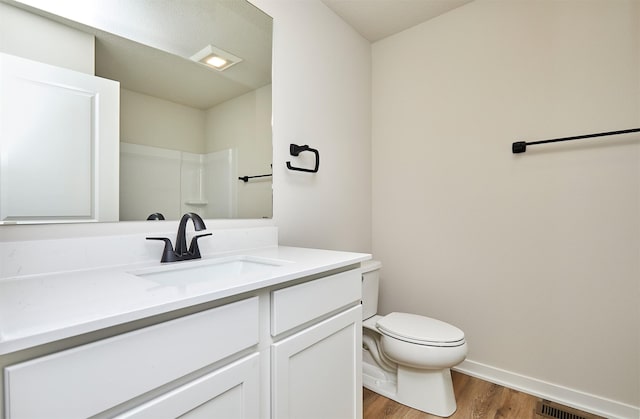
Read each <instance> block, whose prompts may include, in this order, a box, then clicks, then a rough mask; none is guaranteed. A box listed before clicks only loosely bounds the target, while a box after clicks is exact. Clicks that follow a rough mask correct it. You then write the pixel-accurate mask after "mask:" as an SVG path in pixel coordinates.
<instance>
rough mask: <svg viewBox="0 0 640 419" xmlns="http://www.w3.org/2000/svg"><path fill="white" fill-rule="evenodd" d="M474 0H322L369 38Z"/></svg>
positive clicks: (381, 35) (380, 37)
mask: <svg viewBox="0 0 640 419" xmlns="http://www.w3.org/2000/svg"><path fill="white" fill-rule="evenodd" d="M471 1H473V0H322V2H323V3H324V4H326V5H327V6H328V7H329V8H330V9H331V10H333V11H334V12H335V13H336V14H337V15H338V16H340V17H341V18H342V19H343V20H344V21H346V22H347V23H348V24H349V25H351V26H352V27H353V28H354V29H355V30H356V31H357V32H358V33H359V34H360V35H362V36H363V37H365V38H366V39H368V40H369V41H370V42H375V41H378V40H380V39H382V38H386V37H387V36H389V35H393V34H395V33H398V32H401V31H403V30H405V29H408V28H410V27H412V26H415V25H417V24H419V23H422V22H424V21H427V20H429V19H433V18H434V17H436V16H440V15H441V14H443V13H446V12H448V11H450V10H453V9H455V8H457V7H460V6H462V5H463V4H466V3H470V2H471Z"/></svg>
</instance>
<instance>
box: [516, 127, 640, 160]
mask: <svg viewBox="0 0 640 419" xmlns="http://www.w3.org/2000/svg"><path fill="white" fill-rule="evenodd" d="M631 132H640V128H632V129H624V130H620V131H608V132H598V133H596V134H587V135H577V136H575V137H564V138H553V139H551V140H541V141H531V142H525V141H517V142H515V143H513V144H511V152H512V153H514V154H516V153H524V152H525V151H527V146H528V145H536V144H546V143H557V142H560V141H570V140H581V139H583V138H594V137H604V136H608V135H620V134H629V133H631Z"/></svg>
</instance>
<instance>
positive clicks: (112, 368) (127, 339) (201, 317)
mask: <svg viewBox="0 0 640 419" xmlns="http://www.w3.org/2000/svg"><path fill="white" fill-rule="evenodd" d="M258 325H259V319H258V297H253V298H249V299H246V300H242V301H239V302H235V303H231V304H227V305H224V306H221V307H217V308H213V309H210V310H207V311H204V312H201V313H196V314H192V315H190V316H186V317H182V318H179V319H175V320H171V321H168V322H165V323H161V324H157V325H154V326H150V327H146V328H144V329H140V330H136V331H133V332H129V333H125V334H122V335H119V336H115V337H112V338H108V339H104V340H102V341H98V342H94V343H90V344H87V345H83V346H79V347H77V348H73V349H69V350H65V351H62V352H58V353H55V354H52V355H48V356H44V357H41V358H36V359H33V360H30V361H27V362H23V363H20V364H16V365H12V366H10V367H7V368H5V391H6V395H7V397H6V406H5V409H6V415H7V418H45V417H64V418H80V417H88V416H91V415H95V414H97V413H100V412H102V411H104V410H106V409H108V408H111V407H113V406H115V405H117V404H120V403H122V402H125V401H127V400H130V399H132V398H134V397H136V396H139V395H141V394H143V393H145V392H147V391H149V390H152V389H154V388H157V387H159V386H161V385H163V384H166V383H169V382H171V381H173V380H175V379H177V378H180V377H182V376H184V375H186V374H188V373H191V372H193V371H195V370H197V369H200V368H202V367H205V366H207V365H209V364H212V363H214V362H216V361H219V360H221V359H223V358H225V357H227V356H229V355H232V354H234V353H236V352H238V351H241V350H243V349H245V348H248V347H250V346H253V345H256V344H257V343H258V337H259V333H258Z"/></svg>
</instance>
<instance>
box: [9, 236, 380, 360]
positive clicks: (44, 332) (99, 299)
mask: <svg viewBox="0 0 640 419" xmlns="http://www.w3.org/2000/svg"><path fill="white" fill-rule="evenodd" d="M234 256H243V257H245V256H246V257H247V258H256V260H266V261H274V262H276V263H275V264H273V265H270V266H266V269H264V270H261V272H259V273H256V272H243V273H238V274H232V275H230V276H229V277H228V278H227V279H224V280H220V279H218V280H207V281H196V282H190V281H188V280H186V281H180V283H179V284H178V283H174V284H170V285H167V284H162V283H159V282H158V281H154V280H153V278H149V277H144V276H138V275H136V274H141V273H147V272H156V271H164V270H174V269H185V268H187V267H189V268H191V267H198V266H204V265H209V264H211V263H213V262H216V261H219V260H223V259H227V258H232V257H234ZM370 258H371V255H368V254H363V253H351V252H338V251H331V250H319V249H304V248H296V247H283V246H277V247H269V248H263V249H254V250H249V251H238V252H233V253H227V254H224V255H217V256H203V258H202V259H198V260H194V261H184V262H175V263H171V264H160V263H159V262H156V263H152V264H150V263H146V264H137V265H129V266H121V267H117V268H113V267H112V268H103V269H95V270H82V271H72V272H61V273H52V274H42V275H30V276H21V277H15V278H6V279H2V280H0V355H3V354H7V353H10V352H15V351H18V350H21V349H26V348H30V347H33V346H36V345H40V344H44V343H49V342H53V341H55V340H59V339H64V338H68V337H71V336H77V335H80V334H83V333H88V332H93V331H96V330H99V329H103V328H106V327H110V326H115V325H118V324H122V323H126V322H129V321H133V320H139V319H142V318H145V317H149V316H154V315H157V314H161V313H166V312H169V311H172V310H176V309H180V308H185V307H189V306H193V305H196V304H201V303H206V302H209V301H214V300H218V299H220V298H224V297H229V296H233V295H237V294H241V293H244V292H249V291H254V290H257V289H260V288H265V287H269V286H273V285H277V284H281V283H284V282H287V281H290V280H293V279H297V278H301V277H305V276H308V275H313V274H316V273H320V272H324V271H327V270H331V269H336V268H341V267H344V266H348V265H352V264H355V263H359V262H361V261H365V260H368V259H370ZM248 260H251V259H248Z"/></svg>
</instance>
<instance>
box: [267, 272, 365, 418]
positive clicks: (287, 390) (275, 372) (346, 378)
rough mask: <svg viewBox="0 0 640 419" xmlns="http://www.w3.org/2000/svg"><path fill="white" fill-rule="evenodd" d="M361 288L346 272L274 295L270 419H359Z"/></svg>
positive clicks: (357, 279) (355, 275) (356, 276)
mask: <svg viewBox="0 0 640 419" xmlns="http://www.w3.org/2000/svg"><path fill="white" fill-rule="evenodd" d="M361 289H362V288H361V279H360V275H359V273H358V272H357V271H348V272H343V273H340V274H336V275H332V276H329V277H326V278H321V279H317V280H315V281H311V282H306V283H303V284H299V285H296V286H293V287H289V288H285V289H282V290H278V291H274V292H273V293H272V306H271V312H272V319H271V320H272V322H271V332H272V335H273V336H274V341H275V342H274V343H273V345H272V349H271V359H272V365H271V373H272V385H273V389H272V412H273V414H272V417H273V418H278V419H288V418H291V419H295V418H303V417H304V418H309V419H311V418H318V419H323V418H361V417H362V374H361V365H362V363H361V357H362V350H361V348H362V309H361V306H360V298H361V293H362V292H361ZM326 316H329V317H326ZM318 319H323V320H321V321H319V322H317V320H318ZM314 320H315V321H316V322H314ZM291 331H293V334H290V332H291ZM279 336H285V337H284V338H282V339H279Z"/></svg>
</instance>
